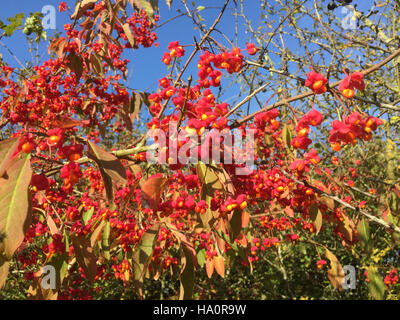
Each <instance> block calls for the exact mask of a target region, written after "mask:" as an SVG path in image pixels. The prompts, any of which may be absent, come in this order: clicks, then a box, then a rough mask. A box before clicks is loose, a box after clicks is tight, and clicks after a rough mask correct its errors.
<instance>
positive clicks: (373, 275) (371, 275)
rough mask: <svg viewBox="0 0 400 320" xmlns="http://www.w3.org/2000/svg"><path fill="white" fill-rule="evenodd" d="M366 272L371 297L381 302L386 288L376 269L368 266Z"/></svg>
mask: <svg viewBox="0 0 400 320" xmlns="http://www.w3.org/2000/svg"><path fill="white" fill-rule="evenodd" d="M367 272H368V280H369V282H368V289H369V293H370V294H371V296H372V297H373V298H374V299H376V300H383V298H384V296H385V291H386V286H385V283H384V282H383V280H382V277H381V275H380V274H379V272H378V269H377V268H376V267H373V266H370V267H369V268H368V270H367Z"/></svg>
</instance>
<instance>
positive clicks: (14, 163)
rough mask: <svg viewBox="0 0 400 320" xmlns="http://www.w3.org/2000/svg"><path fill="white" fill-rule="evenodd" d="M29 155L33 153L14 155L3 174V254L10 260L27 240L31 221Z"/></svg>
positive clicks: (0, 228)
mask: <svg viewBox="0 0 400 320" xmlns="http://www.w3.org/2000/svg"><path fill="white" fill-rule="evenodd" d="M29 159H30V156H29V155H26V154H23V153H20V154H18V155H16V156H14V158H12V159H11V160H9V162H8V165H7V166H6V168H5V173H4V175H3V176H2V177H1V178H0V236H1V237H0V256H1V255H3V256H4V257H5V258H6V259H8V260H9V259H11V258H12V256H13V254H14V251H15V250H16V249H17V248H18V247H19V246H20V244H21V243H22V241H23V240H24V237H25V234H26V232H27V230H28V227H29V225H30V222H31V214H32V207H31V205H32V203H31V199H30V194H29V190H28V188H29V184H30V182H31V178H32V170H31V166H30V161H29Z"/></svg>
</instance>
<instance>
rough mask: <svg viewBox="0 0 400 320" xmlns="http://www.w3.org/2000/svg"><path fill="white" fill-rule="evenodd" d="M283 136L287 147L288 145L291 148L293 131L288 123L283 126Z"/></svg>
mask: <svg viewBox="0 0 400 320" xmlns="http://www.w3.org/2000/svg"><path fill="white" fill-rule="evenodd" d="M282 138H283V142H284V143H285V145H286V147H287V148H290V146H291V144H290V142H291V141H292V133H291V131H290V130H289V127H288V125H287V124H285V125H284V126H283V129H282Z"/></svg>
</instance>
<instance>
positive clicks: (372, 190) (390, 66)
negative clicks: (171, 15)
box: [0, 0, 400, 299]
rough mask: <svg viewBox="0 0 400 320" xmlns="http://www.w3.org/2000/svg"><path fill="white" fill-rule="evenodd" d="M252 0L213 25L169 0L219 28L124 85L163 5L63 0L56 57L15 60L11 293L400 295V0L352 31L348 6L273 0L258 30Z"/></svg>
mask: <svg viewBox="0 0 400 320" xmlns="http://www.w3.org/2000/svg"><path fill="white" fill-rule="evenodd" d="M245 3H246V1H244V0H242V1H229V0H226V1H223V2H222V1H221V8H220V9H219V12H218V14H217V15H216V17H215V19H214V20H213V22H212V23H211V24H210V25H209V26H207V20H206V19H205V18H204V17H203V16H202V15H205V14H206V12H207V11H208V10H207V9H208V8H207V7H206V6H198V4H196V3H192V4H191V6H192V7H191V6H190V5H188V4H187V3H186V1H182V3H179V4H178V3H177V2H172V1H170V0H169V1H166V5H167V6H168V7H169V8H170V10H172V9H173V7H174V6H178V5H179V9H178V10H179V11H178V13H179V15H180V16H185V17H186V18H189V19H191V21H192V22H193V25H194V26H195V28H196V29H198V31H199V32H200V34H201V39H195V43H194V45H192V44H186V45H182V44H181V43H179V41H172V42H170V43H169V46H168V50H167V51H165V53H164V55H163V56H162V57H160V59H161V61H162V62H163V63H164V64H165V65H166V66H167V69H168V70H167V71H161V70H160V74H159V75H157V76H159V81H158V83H159V85H158V87H157V88H155V90H152V91H151V92H143V91H139V90H134V89H131V88H129V87H127V86H126V85H124V83H125V81H126V80H127V74H128V69H129V60H128V59H126V58H125V57H126V55H127V54H128V53H132V52H134V51H137V50H146V49H145V48H148V47H151V46H153V45H154V46H155V45H156V41H157V35H156V33H155V31H156V29H157V24H158V23H159V19H160V18H159V10H160V9H159V4H158V2H157V1H153V0H152V1H147V0H129V1H127V0H81V1H76V3H74V4H72V3H71V4H70V8H69V7H68V6H67V4H66V3H64V2H62V3H61V4H60V6H59V11H61V12H64V11H66V10H67V9H68V10H69V11H70V13H71V23H70V24H67V25H65V26H64V30H65V33H64V34H57V36H56V37H55V38H53V39H51V41H50V44H49V47H48V53H49V55H50V57H49V59H48V60H47V61H45V62H44V63H42V64H36V65H35V64H34V63H33V64H32V65H31V64H30V63H29V64H27V65H26V66H24V67H23V68H21V69H18V68H12V67H11V66H9V65H8V64H7V63H6V62H5V61H2V62H1V66H0V73H1V76H2V77H1V79H0V86H1V87H2V96H1V102H0V110H1V111H0V112H1V122H0V128H1V137H2V140H1V142H0V287H2V289H1V290H0V298H2V299H26V298H29V299H191V298H193V299H398V298H399V295H400V291H399V283H398V275H397V273H398V264H399V261H398V259H399V240H400V221H399V214H400V180H399V178H400V170H399V168H400V167H399V147H398V142H399V138H400V137H399V134H398V130H397V129H398V124H399V121H398V119H399V118H398V115H397V113H398V112H399V110H400V108H399V107H398V103H399V102H400V100H399V99H397V98H398V95H399V92H400V74H399V69H398V64H399V59H400V58H399V57H400V50H399V49H398V47H397V40H398V35H397V33H398V30H399V22H398V21H400V20H399V19H398V16H399V13H400V4H399V3H398V2H397V1H395V2H394V3H389V2H386V3H384V4H381V5H379V6H376V7H375V11H374V10H372V9H371V11H370V12H369V13H367V14H365V13H363V12H362V11H360V10H358V9H357V8H353V9H354V10H353V14H354V16H355V17H356V18H357V21H358V26H357V27H358V29H357V32H354V33H352V32H351V31H349V30H346V29H343V24H342V21H341V20H340V18H338V17H335V16H334V15H333V12H332V11H333V10H334V9H335V8H336V7H337V5H332V4H329V6H328V7H325V5H323V4H317V2H313V3H312V4H311V2H309V3H308V4H307V3H306V1H299V0H287V1H281V0H276V1H274V2H271V1H260V16H261V19H260V22H259V24H258V25H256V24H254V22H251V20H250V18H249V15H248V14H247V13H246V6H245ZM335 6H336V7H335ZM160 7H161V6H160ZM229 11H231V12H233V13H234V14H233V15H234V17H236V19H240V21H241V23H242V25H240V23H239V22H238V20H236V25H235V26H234V28H232V30H230V33H229V34H226V35H225V34H223V35H221V34H220V33H222V31H220V30H219V31H220V33H217V32H215V31H216V30H217V25H218V24H221V19H222V18H223V16H224V15H227V14H228V12H229ZM40 17H41V16H40V15H39V14H31V15H30V17H28V18H27V20H26V22H25V25H24V29H23V32H24V33H25V34H26V35H27V36H29V35H30V34H32V33H34V34H36V36H37V37H36V39H35V41H37V42H40V41H41V39H43V40H45V39H46V38H45V33H44V30H43V27H42V25H41V24H40ZM161 17H162V16H161ZM23 18H24V16H23V14H19V15H16V16H15V17H14V18H9V19H8V21H9V22H10V24H8V25H5V24H4V23H2V22H1V23H0V28H1V29H2V30H3V31H4V33H3V35H2V36H11V35H12V34H13V33H14V32H15V31H16V30H18V28H20V27H22V25H23ZM161 23H163V22H162V20H161ZM169 23H174V21H173V20H171V21H170V22H169ZM304 26H307V27H304ZM242 27H243V28H244V31H246V33H245V32H244V31H243V30H242ZM242 31H243V34H247V35H249V38H248V39H243V37H244V36H243V35H241V37H238V33H239V32H242ZM211 34H212V36H211ZM2 36H1V37H2ZM28 41H32V40H31V39H30V40H29V38H28ZM238 42H244V46H242V48H240V46H239V45H238ZM187 51H191V54H187ZM192 65H194V66H195V67H194V68H192ZM196 66H197V69H196ZM189 74H190V75H189ZM138 76H140V75H138ZM186 79H187V80H186ZM232 93H233V94H235V99H236V100H235V101H234V102H233V103H231V104H228V103H227V101H228V100H227V94H232ZM266 95H268V97H266ZM387 97H389V98H387ZM238 129H239V130H241V131H239V135H238V134H236V135H234V140H235V141H236V142H237V141H238V140H240V141H242V142H243V143H241V144H239V145H237V144H233V145H232V143H230V141H229V138H228V137H229V133H230V134H232V133H233V132H236V133H237V131H235V130H238ZM246 130H247V131H246ZM249 132H251V135H249ZM198 138H201V139H200V140H198ZM240 138H245V139H244V141H243V140H241V139H240ZM192 141H195V143H194V144H190V142H192ZM163 142H164V144H163ZM165 142H168V143H165ZM154 154H156V155H158V157H157V158H156V159H153V158H152V156H153V155H154ZM216 155H223V156H227V155H228V156H230V157H232V158H233V160H234V161H231V162H229V161H228V160H227V158H226V157H222V158H223V159H221V160H222V161H220V162H218V161H216ZM193 156H194V157H195V158H196V159H197V160H199V159H200V161H197V162H195V163H194V162H191V161H187V160H188V158H189V159H191V158H190V157H193ZM228 158H229V157H228ZM252 160H254V163H253V162H251V161H252ZM246 161H247V162H246ZM248 161H250V163H251V165H250V166H247V164H248V163H249V162H248ZM49 265H51V266H53V267H54V269H55V271H56V281H55V283H56V287H55V288H48V287H46V286H43V281H44V279H45V277H46V274H45V272H44V270H45V269H44V267H45V266H49ZM349 265H350V266H354V267H355V270H356V275H355V276H356V279H357V283H356V286H355V288H354V289H351V290H346V289H344V288H343V285H342V284H343V280H344V279H345V278H346V274H345V272H344V266H349ZM346 279H347V278H346Z"/></svg>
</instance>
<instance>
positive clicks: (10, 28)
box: [1, 12, 25, 37]
mask: <svg viewBox="0 0 400 320" xmlns="http://www.w3.org/2000/svg"><path fill="white" fill-rule="evenodd" d="M24 17H25V15H24V13H23V12H21V13H18V14H16V15H15V16H14V17H12V18H7V20H8V21H9V22H11V23H10V24H8V25H6V26H4V25H2V27H1V28H2V29H3V30H4V33H5V35H6V36H7V37H10V36H12V34H13V33H14V32H15V30H17V28H18V27H20V26H22V19H23V18H24Z"/></svg>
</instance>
